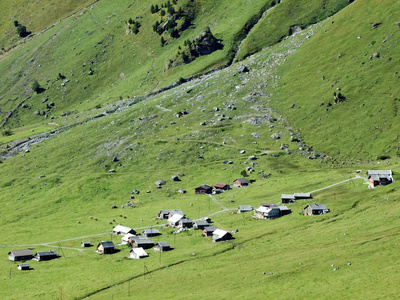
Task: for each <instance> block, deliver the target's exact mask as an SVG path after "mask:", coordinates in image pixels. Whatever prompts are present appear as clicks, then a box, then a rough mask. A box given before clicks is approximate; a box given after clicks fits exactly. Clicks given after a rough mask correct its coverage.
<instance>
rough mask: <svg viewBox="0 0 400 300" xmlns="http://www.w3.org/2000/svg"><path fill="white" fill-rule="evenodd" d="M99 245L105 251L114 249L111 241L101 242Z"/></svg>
mask: <svg viewBox="0 0 400 300" xmlns="http://www.w3.org/2000/svg"><path fill="white" fill-rule="evenodd" d="M100 244H101V245H102V246H103V248H104V249H107V248H114V247H115V246H114V243H113V242H111V241H101V242H100V243H99V245H100Z"/></svg>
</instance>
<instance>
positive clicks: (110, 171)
mask: <svg viewBox="0 0 400 300" xmlns="http://www.w3.org/2000/svg"><path fill="white" fill-rule="evenodd" d="M115 172H116V171H115V169H111V170H108V173H115Z"/></svg>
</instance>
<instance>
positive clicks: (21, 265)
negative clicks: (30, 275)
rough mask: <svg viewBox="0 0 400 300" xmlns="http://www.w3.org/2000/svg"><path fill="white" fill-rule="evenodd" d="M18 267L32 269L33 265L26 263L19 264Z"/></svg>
mask: <svg viewBox="0 0 400 300" xmlns="http://www.w3.org/2000/svg"><path fill="white" fill-rule="evenodd" d="M18 267H21V268H30V267H31V265H30V264H28V263H25V264H19V265H18Z"/></svg>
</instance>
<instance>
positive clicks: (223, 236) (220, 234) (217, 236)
mask: <svg viewBox="0 0 400 300" xmlns="http://www.w3.org/2000/svg"><path fill="white" fill-rule="evenodd" d="M212 239H213V242H222V241H227V240H230V239H232V234H231V233H230V232H228V231H225V230H222V229H216V230H214V232H213V237H212Z"/></svg>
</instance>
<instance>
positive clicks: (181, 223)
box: [178, 218, 193, 228]
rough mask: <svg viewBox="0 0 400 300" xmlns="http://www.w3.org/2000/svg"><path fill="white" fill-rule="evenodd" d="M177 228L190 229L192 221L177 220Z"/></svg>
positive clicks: (185, 219)
mask: <svg viewBox="0 0 400 300" xmlns="http://www.w3.org/2000/svg"><path fill="white" fill-rule="evenodd" d="M178 227H179V228H192V227H193V221H192V220H191V219H187V218H182V219H180V220H179V224H178Z"/></svg>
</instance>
